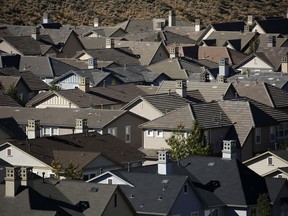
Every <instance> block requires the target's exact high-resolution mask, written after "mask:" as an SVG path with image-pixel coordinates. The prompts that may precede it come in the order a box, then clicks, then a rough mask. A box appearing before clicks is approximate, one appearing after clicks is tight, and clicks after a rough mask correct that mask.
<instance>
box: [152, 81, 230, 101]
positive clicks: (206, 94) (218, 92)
mask: <svg viewBox="0 0 288 216" xmlns="http://www.w3.org/2000/svg"><path fill="white" fill-rule="evenodd" d="M175 85H176V81H163V82H162V83H161V85H160V86H159V88H158V90H157V92H156V93H157V94H161V93H166V94H167V93H168V92H169V90H170V92H175ZM191 90H198V91H199V92H200V94H201V95H202V96H203V98H204V99H205V101H206V102H210V101H213V100H216V101H217V100H221V99H223V96H224V97H225V96H226V95H227V93H228V92H229V91H233V92H234V91H235V89H234V87H233V86H232V84H231V83H212V82H211V83H210V82H187V91H191Z"/></svg>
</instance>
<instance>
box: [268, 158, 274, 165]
mask: <svg viewBox="0 0 288 216" xmlns="http://www.w3.org/2000/svg"><path fill="white" fill-rule="evenodd" d="M267 165H268V166H273V157H272V156H270V157H268V158H267Z"/></svg>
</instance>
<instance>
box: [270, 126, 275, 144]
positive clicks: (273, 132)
mask: <svg viewBox="0 0 288 216" xmlns="http://www.w3.org/2000/svg"><path fill="white" fill-rule="evenodd" d="M270 142H275V126H271V127H270Z"/></svg>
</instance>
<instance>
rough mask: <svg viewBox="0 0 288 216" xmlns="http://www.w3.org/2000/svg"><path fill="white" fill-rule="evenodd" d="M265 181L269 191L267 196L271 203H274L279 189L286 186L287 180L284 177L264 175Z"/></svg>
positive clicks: (279, 191)
mask: <svg viewBox="0 0 288 216" xmlns="http://www.w3.org/2000/svg"><path fill="white" fill-rule="evenodd" d="M265 181H266V185H267V189H268V192H269V198H270V200H271V202H272V204H274V203H275V202H276V200H277V198H278V196H279V194H280V193H281V191H283V190H285V188H284V187H286V188H287V180H286V179H284V178H271V177H266V178H265Z"/></svg>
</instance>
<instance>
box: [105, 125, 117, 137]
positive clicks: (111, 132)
mask: <svg viewBox="0 0 288 216" xmlns="http://www.w3.org/2000/svg"><path fill="white" fill-rule="evenodd" d="M107 131H108V134H111V135H113V136H115V137H117V127H111V128H108V130H107Z"/></svg>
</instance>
